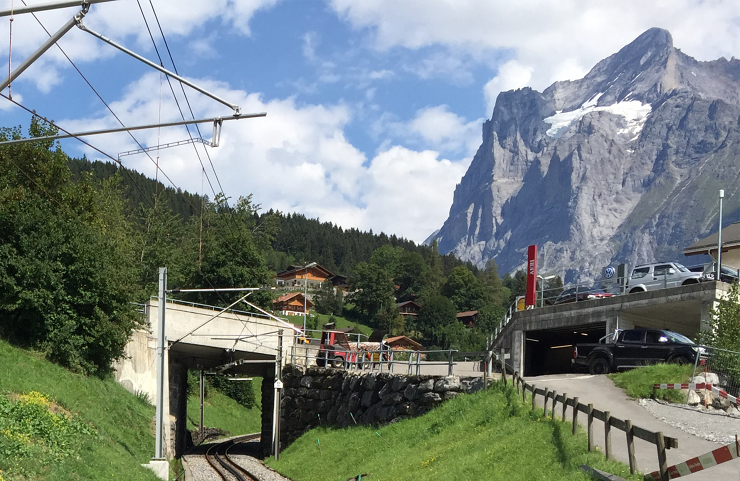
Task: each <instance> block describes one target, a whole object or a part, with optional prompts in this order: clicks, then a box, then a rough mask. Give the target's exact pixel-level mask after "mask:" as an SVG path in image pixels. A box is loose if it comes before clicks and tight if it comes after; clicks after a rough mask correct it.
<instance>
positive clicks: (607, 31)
mask: <svg viewBox="0 0 740 481" xmlns="http://www.w3.org/2000/svg"><path fill="white" fill-rule="evenodd" d="M45 2H46V0H45ZM45 2H44V3H45ZM28 3H32V2H30V1H29V2H28ZM21 4H22V0H1V1H0V8H3V9H9V8H11V6H13V7H17V6H19V5H21ZM152 5H153V6H154V11H156V15H157V17H158V18H159V20H160V22H161V26H162V29H163V30H164V33H165V37H166V39H167V42H168V45H169V47H170V48H171V51H172V54H173V57H174V59H175V62H176V65H177V68H178V70H179V72H180V73H181V74H182V75H184V76H185V77H187V78H188V79H190V80H191V81H193V82H195V83H196V84H198V85H200V86H202V87H204V88H207V89H209V90H210V91H212V92H214V93H216V94H217V95H219V96H221V97H223V98H224V99H226V100H228V101H229V102H232V103H236V104H238V105H240V106H241V108H242V111H243V112H245V113H247V112H258V111H266V112H267V114H268V116H267V117H266V118H264V119H250V120H240V121H235V122H226V123H225V124H224V127H223V134H222V145H221V146H220V147H218V148H213V149H211V148H209V149H208V155H209V156H210V158H211V160H212V162H213V170H215V171H216V173H217V174H218V177H219V180H220V181H221V185H222V186H223V190H224V192H225V193H226V195H227V196H229V197H231V198H232V199H236V198H238V197H239V196H246V195H249V194H253V195H254V200H255V201H256V202H257V203H259V204H261V205H262V207H263V208H264V209H269V208H274V209H279V210H282V211H285V212H300V213H303V214H305V215H307V216H308V217H313V218H316V217H318V218H320V219H321V220H324V221H332V222H334V223H336V224H339V225H342V226H344V227H357V228H360V229H364V230H367V229H372V230H373V231H375V232H379V231H385V232H386V233H389V234H391V233H392V234H397V235H400V236H403V237H407V238H410V239H412V240H415V241H423V240H424V239H425V238H426V237H427V236H428V235H429V234H431V233H432V232H433V231H434V230H435V229H437V228H439V227H440V226H441V225H442V223H443V222H444V220H445V218H446V217H447V214H448V211H449V207H450V205H451V203H452V196H453V192H454V188H455V185H456V184H457V183H458V182H459V181H460V178H461V177H462V175H463V174H464V173H465V171H466V169H467V167H468V166H469V164H470V161H471V160H472V157H473V155H474V154H475V151H476V149H477V148H478V146H479V145H480V141H481V125H482V123H483V122H484V121H485V120H486V119H487V118H489V117H490V115H491V112H492V109H493V105H494V102H495V98H496V95H497V94H498V93H499V92H500V91H502V90H508V89H511V88H519V87H523V86H531V87H533V88H536V89H538V90H542V89H544V88H546V87H547V86H548V85H549V84H550V83H552V82H553V81H555V80H566V79H575V78H579V77H581V76H582V75H584V74H585V73H586V72H587V71H588V69H590V68H591V67H592V66H593V65H594V64H595V63H596V62H597V61H599V60H600V59H602V58H604V57H606V56H608V55H610V54H612V53H614V52H616V51H617V50H618V49H619V48H621V47H622V46H624V45H625V44H627V43H629V42H630V41H631V40H633V39H634V38H635V37H636V36H637V35H639V34H640V33H642V32H643V31H644V30H646V29H647V28H650V27H653V26H659V27H663V28H667V29H668V30H670V31H671V33H672V34H673V37H674V44H675V45H676V46H677V47H679V48H681V49H682V50H683V51H684V52H686V53H688V54H689V55H692V56H694V57H696V58H698V59H699V60H710V59H714V58H718V57H720V56H725V57H727V58H729V57H731V56H733V55H736V56H737V54H738V52H740V39H738V36H737V35H736V33H737V27H738V23H739V19H740V13H739V10H740V8H739V7H738V6H736V5H735V3H732V2H723V1H716V2H709V3H707V2H699V1H696V2H695V1H689V0H672V1H656V2H650V3H649V4H644V2H639V1H637V0H632V1H623V2H585V1H575V0H572V1H564V0H563V1H549V0H548V1H544V0H543V1H534V0H522V1H518V2H510V1H508V2H507V1H497V0H489V1H483V0H481V1H473V0H458V1H455V2H450V1H445V0H406V1H398V0H363V1H362V2H357V1H352V0H329V1H319V0H315V1H314V0H302V1H299V0H283V1H280V0H250V1H247V0H213V1H209V2H203V1H202V0H179V1H174V0H167V1H164V0H151V1H150V0H139V1H138V2H137V1H136V0H119V1H116V2H110V3H102V4H94V5H92V7H91V8H90V11H89V13H88V14H87V15H86V17H85V18H84V20H83V23H84V24H85V25H87V26H89V27H90V28H92V29H94V30H96V31H98V32H100V33H102V34H103V35H105V36H107V37H110V38H112V39H114V40H116V41H117V42H119V43H122V44H124V45H125V46H127V47H128V48H130V49H132V50H134V51H136V52H137V53H140V54H142V55H144V56H145V57H147V58H149V59H151V60H156V53H155V51H154V48H153V46H152V42H151V40H150V38H149V34H148V32H147V29H146V25H145V23H144V19H143V18H142V13H141V12H140V6H141V9H142V10H143V11H144V16H145V17H146V19H147V21H148V23H149V26H150V27H151V29H152V33H153V35H154V37H155V40H156V42H157V45H158V48H159V51H160V53H161V54H163V55H165V54H166V52H165V48H164V45H163V42H162V36H161V35H160V33H159V29H158V26H157V23H156V20H155V18H154V13H153V11H152ZM77 10H78V9H76V8H66V9H62V10H56V11H52V12H43V13H40V14H38V18H39V19H40V20H41V22H42V23H43V24H44V25H45V26H46V27H47V28H48V29H49V30H50V31H55V30H56V29H57V28H59V26H61V25H62V24H63V23H64V22H65V21H67V20H68V19H69V18H71V17H72V16H73V15H74V13H75V12H76V11H77ZM9 25H10V22H9V20H8V18H7V17H4V18H0V59H2V62H3V64H2V68H3V69H4V71H5V72H6V73H7V61H8V53H9V40H10V38H11V37H10V33H9ZM45 38H46V37H45V34H44V32H43V30H42V29H41V27H40V26H39V25H38V24H37V22H36V21H35V20H34V19H33V18H32V17H31V16H30V15H17V16H14V20H13V36H12V47H13V48H12V51H11V54H12V65H13V66H14V67H15V66H17V65H18V64H19V63H20V62H21V61H22V60H23V59H24V58H25V57H26V56H27V55H29V54H30V53H31V52H32V51H33V50H34V49H35V48H37V46H38V45H40V44H41V43H42V42H43V41H44V40H45ZM60 45H61V46H62V48H64V49H65V51H66V52H67V53H68V54H69V55H70V57H71V58H72V60H73V61H74V62H75V64H76V65H77V66H78V67H79V68H80V69H81V70H82V71H83V73H84V75H85V76H86V77H87V78H88V80H89V81H90V82H91V84H92V85H93V86H94V87H95V88H96V90H98V91H99V93H100V94H101V96H102V97H103V98H104V99H105V100H106V102H108V103H109V104H110V105H111V106H112V109H113V110H114V112H115V113H116V115H118V116H119V117H120V118H121V119H122V120H123V122H124V124H125V125H128V126H133V125H141V124H149V123H156V122H157V121H159V120H160V119H161V120H162V121H169V120H178V118H179V116H180V114H179V112H178V111H177V108H176V106H175V103H174V101H173V97H172V94H171V92H170V87H169V85H168V84H167V83H166V81H164V80H163V79H162V76H161V75H160V74H159V73H157V72H155V71H154V70H152V69H151V68H149V67H146V66H145V65H143V64H140V63H138V62H137V61H135V60H133V59H131V58H129V57H126V56H125V55H123V54H121V53H120V52H117V51H115V50H114V49H113V48H111V47H109V46H107V45H105V44H103V43H102V42H101V41H99V40H98V39H95V38H93V37H91V36H90V35H88V34H86V33H84V32H81V31H79V30H78V29H76V28H75V29H73V30H72V31H71V32H70V33H68V34H67V35H66V36H65V37H64V38H63V39H62V41H61V42H60ZM165 66H166V67H168V68H171V65H170V64H169V60H165ZM175 90H176V92H177V94H178V96H179V100H180V101H181V103H183V102H184V99H183V98H182V94H181V93H180V88H179V86H175ZM12 92H13V97H14V99H15V100H17V101H19V102H20V103H22V104H23V105H25V106H27V107H29V108H31V109H36V110H37V111H38V112H39V113H40V114H41V115H44V116H47V117H49V118H52V119H54V120H55V121H57V122H58V124H59V125H60V126H62V127H63V128H65V129H68V130H70V131H72V132H75V131H77V132H79V131H85V130H90V129H99V128H109V127H116V126H118V124H117V122H116V121H115V120H114V119H113V118H112V116H111V115H110V113H109V112H107V110H105V108H104V106H103V104H102V103H101V102H100V101H99V100H98V99H97V97H95V95H94V94H93V93H92V91H91V90H90V88H89V87H88V86H87V85H86V84H85V83H84V82H83V81H82V80H81V79H80V77H79V75H78V74H77V73H76V72H75V71H74V70H73V69H72V68H71V66H70V64H69V62H68V61H67V60H66V59H64V58H63V57H62V56H61V54H60V53H59V52H58V51H57V50H56V49H55V48H52V49H51V50H50V51H49V52H47V53H46V54H45V55H44V56H43V57H42V58H41V59H40V60H39V61H38V62H36V64H34V66H33V67H32V68H31V69H29V70H28V71H26V72H25V73H24V74H23V75H22V76H21V77H20V78H19V79H17V80H16V81H15V82H14V83H13V85H12ZM186 92H187V93H188V100H189V101H190V103H191V105H192V108H193V111H194V113H195V116H196V117H198V118H204V117H211V116H229V115H231V113H232V112H231V111H230V110H229V109H228V108H227V107H225V106H223V105H221V104H219V103H217V102H215V101H213V100H212V99H209V98H207V97H205V96H203V95H201V94H199V93H197V92H195V91H193V90H191V89H189V88H187V87H186ZM3 93H4V94H6V95H7V89H6V91H5V92H3ZM0 118H1V119H2V122H1V125H2V126H13V125H22V126H23V127H24V129H25V128H26V127H27V126H28V122H29V117H28V115H27V114H25V113H24V112H22V111H21V110H20V109H19V108H17V107H15V106H13V105H12V104H10V103H9V102H8V101H6V100H5V99H1V98H0ZM201 129H202V132H203V133H204V137H206V138H209V137H210V131H211V127H210V126H207V125H202V126H201ZM135 137H136V139H137V140H138V141H139V142H141V143H142V144H143V145H145V146H153V145H157V144H161V143H165V142H173V141H177V140H182V139H184V138H187V133H186V132H185V130H184V129H183V128H169V129H162V130H160V131H157V130H152V131H146V132H137V133H136V134H135ZM88 140H89V141H90V142H92V143H93V144H94V145H95V146H96V147H98V148H99V149H101V150H103V151H104V152H106V153H107V154H109V155H111V156H112V157H117V156H118V153H119V152H123V151H127V150H131V149H134V148H136V144H135V143H134V141H133V140H132V139H131V138H130V137H129V136H128V135H126V134H111V135H106V136H99V137H90V138H88ZM63 145H64V148H65V150H66V151H67V152H68V153H70V154H71V155H75V156H81V155H83V154H85V155H87V156H88V158H91V159H104V157H103V156H101V155H100V154H99V153H97V152H94V151H92V150H91V149H89V148H88V147H85V146H84V145H81V144H80V143H79V142H76V141H67V142H65V143H64V144H63ZM197 148H198V152H199V153H200V156H201V159H203V162H204V164H205V165H206V167H207V169H206V171H207V174H208V178H206V177H205V176H204V175H203V173H202V171H201V170H202V169H201V165H200V163H199V161H198V156H197V155H196V153H195V152H196V151H195V148H194V147H193V146H184V147H178V148H173V149H167V150H161V151H159V152H158V153H156V152H155V153H153V154H152V158H151V159H150V158H148V157H147V156H145V155H137V156H126V157H123V158H122V161H123V163H124V165H126V166H127V167H130V168H134V169H137V170H139V171H142V172H144V173H145V174H147V175H149V176H151V177H154V176H155V163H156V162H158V163H159V166H160V168H161V171H162V172H163V173H164V174H166V175H167V177H169V178H170V179H171V180H172V183H173V184H174V185H176V186H177V187H181V188H183V189H187V190H190V191H193V192H198V193H205V194H207V195H209V196H210V197H213V191H212V190H211V189H210V188H209V187H208V180H209V179H210V181H211V183H213V184H214V185H216V184H217V182H216V181H215V176H214V174H213V170H212V169H211V166H210V164H209V163H208V160H207V157H206V156H205V152H204V149H205V147H203V146H202V145H201V146H198V147H197ZM159 177H160V179H161V178H162V174H160V175H159ZM164 182H165V183H166V184H169V181H167V180H166V179H165V180H164ZM216 190H220V189H218V188H216Z"/></svg>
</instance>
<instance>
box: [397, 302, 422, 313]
mask: <svg viewBox="0 0 740 481" xmlns="http://www.w3.org/2000/svg"><path fill="white" fill-rule="evenodd" d="M396 307H398V313H399V314H400V315H402V316H403V317H416V316H418V315H419V311H420V310H421V306H420V305H419V304H417V303H415V302H414V301H406V302H399V303H398V304H396Z"/></svg>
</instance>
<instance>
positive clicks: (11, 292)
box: [0, 119, 523, 375]
mask: <svg viewBox="0 0 740 481" xmlns="http://www.w3.org/2000/svg"><path fill="white" fill-rule="evenodd" d="M54 133H55V129H54V128H53V127H51V126H49V125H46V124H45V123H43V122H41V121H39V120H38V119H34V120H33V122H32V124H31V126H30V128H29V131H28V134H29V136H31V137H35V136H41V135H53V134H54ZM22 136H23V135H22V132H21V129H20V128H14V129H2V130H1V131H0V138H6V139H7V138H20V137H22ZM307 262H318V263H320V264H322V265H323V266H325V267H326V268H328V269H329V270H331V271H332V272H334V273H335V274H339V275H345V276H348V278H349V279H348V281H349V288H350V289H349V295H348V296H347V298H346V299H345V298H343V296H341V294H339V293H334V292H332V291H331V289H330V287H331V286H330V285H328V286H327V289H326V291H325V292H324V291H322V292H315V293H312V295H313V296H315V300H316V301H317V309H319V310H321V309H325V310H328V311H329V312H328V313H329V314H334V315H342V314H345V315H347V316H348V317H350V318H352V319H354V320H356V321H361V322H362V323H364V324H366V325H369V326H372V327H375V328H381V329H383V330H386V331H388V332H389V333H392V334H407V335H409V336H412V337H414V338H416V339H418V340H419V341H421V342H422V343H423V344H424V345H426V346H440V347H444V348H458V349H463V350H477V349H479V348H482V347H483V343H484V339H485V334H486V333H487V332H491V330H492V329H493V326H494V324H495V323H496V322H498V320H499V319H500V318H501V315H502V313H503V309H504V307H506V306H508V305H509V303H510V301H511V299H512V296H513V295H515V294H517V293H518V292H519V290H520V288H521V286H522V285H523V283H522V277H521V276H520V275H519V276H516V277H515V278H508V277H505V279H504V282H502V280H501V279H500V278H499V276H498V272H497V268H496V265H495V263H490V264H489V265H487V266H486V268H485V269H480V270H479V269H476V268H474V267H472V266H470V265H465V264H463V263H462V262H460V261H459V260H457V259H455V258H454V257H452V256H441V255H440V254H439V253H438V251H437V247H436V245H432V246H419V245H416V244H414V243H413V242H411V241H408V240H406V239H401V238H398V237H396V236H394V235H390V236H388V235H386V234H382V233H381V234H379V235H377V234H374V233H372V232H361V231H359V230H357V229H342V228H340V227H338V226H335V225H333V224H331V223H326V222H323V223H322V222H320V221H319V220H316V219H306V218H305V217H304V216H302V215H299V214H283V213H280V212H272V211H268V212H262V211H261V209H260V208H259V206H258V205H255V204H254V203H253V202H252V198H251V196H247V197H239V198H238V199H227V198H225V197H224V196H223V195H222V194H219V195H218V196H216V198H215V199H209V198H207V197H200V196H198V195H194V194H190V193H187V192H179V191H177V190H176V189H172V188H166V187H165V186H164V185H162V184H161V183H157V182H155V181H154V180H152V179H148V178H146V177H145V176H143V175H141V174H139V173H137V172H133V171H130V170H128V169H123V168H121V169H118V168H116V167H115V166H113V165H110V164H105V163H101V162H92V163H91V162H88V161H87V160H86V159H70V158H69V157H68V156H67V155H66V154H65V153H64V152H63V151H62V150H61V148H60V147H59V146H58V145H55V144H53V143H51V142H49V141H43V142H41V141H40V142H36V143H24V144H14V145H10V146H7V147H4V148H3V149H0V336H2V337H3V338H5V339H8V340H11V341H13V342H14V343H16V344H20V345H25V346H31V347H34V348H37V349H39V350H41V351H43V352H44V353H46V355H47V356H48V357H49V358H50V359H52V360H54V361H56V362H58V363H60V364H61V365H64V366H66V367H69V368H71V369H73V370H75V371H78V372H84V373H92V374H101V375H102V374H105V373H106V372H108V371H109V370H110V365H111V361H112V360H114V359H116V358H118V357H119V356H120V355H121V354H122V352H123V347H124V346H125V344H126V342H127V340H128V338H129V336H130V333H131V331H132V329H135V328H137V327H138V326H139V325H140V322H141V319H140V318H139V316H137V315H136V313H135V312H134V309H133V308H132V305H131V303H132V302H143V301H145V300H146V299H147V298H148V297H150V296H152V295H155V294H156V292H157V272H158V268H159V267H162V266H166V267H167V269H168V281H169V286H170V287H178V286H182V287H233V286H269V285H272V284H273V282H274V274H275V272H276V271H278V270H282V269H284V268H285V267H287V266H288V265H291V264H303V263H307ZM234 296H235V294H234V293H220V294H214V293H199V294H190V295H189V296H188V295H185V294H180V295H179V297H180V298H182V299H185V300H192V301H196V302H203V303H207V304H212V305H228V304H229V303H231V302H232V301H233V300H234V299H235V298H234ZM275 296H276V294H275V293H274V292H268V291H260V292H255V293H254V294H253V295H252V297H251V300H252V301H253V302H255V303H257V304H258V305H261V306H262V307H264V308H267V309H269V308H271V307H272V299H273V298H274V297H275ZM337 296H339V299H337ZM407 300H414V301H415V302H416V303H417V304H418V305H420V306H421V311H420V312H419V315H418V317H416V318H414V319H409V320H408V321H409V322H406V320H404V318H403V317H401V316H399V311H398V307H397V303H398V302H402V301H407ZM464 311H479V313H478V318H477V320H476V322H475V325H474V326H473V327H472V328H469V329H466V328H465V327H463V325H462V323H461V322H460V321H459V320H458V319H457V317H456V314H457V313H458V312H464Z"/></svg>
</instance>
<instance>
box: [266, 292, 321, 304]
mask: <svg viewBox="0 0 740 481" xmlns="http://www.w3.org/2000/svg"><path fill="white" fill-rule="evenodd" d="M294 298H300V300H301V302H303V293H301V292H290V293H288V294H283V295H282V296H280V297H278V298H277V299H275V300H274V301H272V303H273V304H277V303H280V302H290V301H291V300H293V299H294ZM306 306H308V307H313V302H311V299H306Z"/></svg>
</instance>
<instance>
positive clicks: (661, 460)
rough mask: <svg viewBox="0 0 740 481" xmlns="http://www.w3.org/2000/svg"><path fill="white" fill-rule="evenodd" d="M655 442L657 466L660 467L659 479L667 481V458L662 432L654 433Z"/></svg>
mask: <svg viewBox="0 0 740 481" xmlns="http://www.w3.org/2000/svg"><path fill="white" fill-rule="evenodd" d="M655 437H656V443H655V445H656V446H657V447H658V468H659V469H660V480H661V481H668V460H667V459H666V456H665V438H664V437H663V433H662V432H660V431H659V432H657V433H655Z"/></svg>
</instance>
